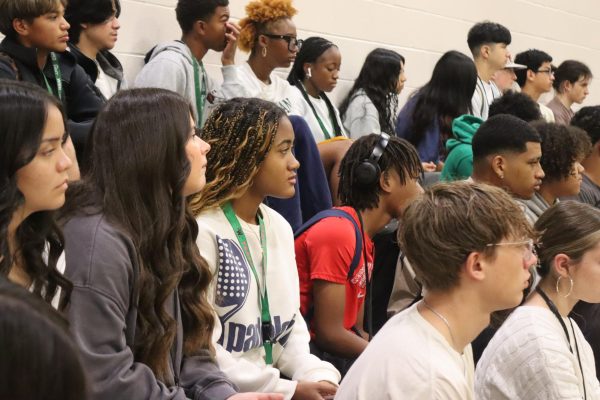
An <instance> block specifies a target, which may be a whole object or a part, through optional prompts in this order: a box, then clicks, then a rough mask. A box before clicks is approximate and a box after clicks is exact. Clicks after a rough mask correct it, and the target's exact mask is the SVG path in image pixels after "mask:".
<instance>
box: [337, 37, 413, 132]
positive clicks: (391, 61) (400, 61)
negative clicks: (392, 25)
mask: <svg viewBox="0 0 600 400" xmlns="http://www.w3.org/2000/svg"><path fill="white" fill-rule="evenodd" d="M405 81H406V76H405V75H404V57H402V56H401V55H400V54H398V53H396V52H395V51H393V50H388V49H382V48H377V49H375V50H373V51H371V52H370V53H369V54H368V55H367V58H366V59H365V62H364V64H363V66H362V68H361V70H360V73H359V74H358V78H356V80H355V81H354V85H353V86H352V89H350V92H349V93H348V96H346V98H345V99H344V100H343V101H342V104H341V105H340V114H341V116H342V121H344V127H345V128H346V131H347V132H348V133H349V134H350V137H351V138H352V139H356V138H359V137H361V136H365V135H368V134H370V133H381V132H385V133H387V134H391V133H393V132H394V122H395V121H394V120H395V118H396V113H397V111H398V94H399V93H400V92H401V91H402V89H403V88H404V82H405Z"/></svg>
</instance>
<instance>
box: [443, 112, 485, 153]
mask: <svg viewBox="0 0 600 400" xmlns="http://www.w3.org/2000/svg"><path fill="white" fill-rule="evenodd" d="M481 124H483V120H482V119H481V118H478V117H475V116H473V115H469V114H465V115H461V116H460V117H458V118H455V119H454V121H452V134H453V136H454V137H453V138H450V139H448V141H447V142H446V150H448V153H450V151H451V150H452V149H453V148H455V147H456V146H458V145H460V144H468V145H470V144H471V141H472V140H473V135H475V132H477V129H479V127H480V126H481Z"/></svg>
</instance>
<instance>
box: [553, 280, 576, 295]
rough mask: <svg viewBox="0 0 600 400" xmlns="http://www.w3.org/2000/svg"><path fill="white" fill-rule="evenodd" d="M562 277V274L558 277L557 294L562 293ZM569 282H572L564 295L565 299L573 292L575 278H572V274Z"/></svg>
mask: <svg viewBox="0 0 600 400" xmlns="http://www.w3.org/2000/svg"><path fill="white" fill-rule="evenodd" d="M562 278H563V277H562V276H559V277H558V279H557V280H556V294H558V295H561V294H560V288H559V284H560V280H561V279H562ZM569 284H570V286H569V291H568V292H567V294H565V295H564V296H563V297H564V298H565V299H566V298H567V297H569V296H570V295H571V292H573V278H571V277H570V276H569Z"/></svg>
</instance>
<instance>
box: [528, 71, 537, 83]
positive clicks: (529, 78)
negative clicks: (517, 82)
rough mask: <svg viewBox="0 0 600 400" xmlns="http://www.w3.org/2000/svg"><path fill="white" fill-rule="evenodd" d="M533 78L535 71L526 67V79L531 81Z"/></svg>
mask: <svg viewBox="0 0 600 400" xmlns="http://www.w3.org/2000/svg"><path fill="white" fill-rule="evenodd" d="M534 79H535V71H533V70H530V69H528V70H527V80H528V81H532V80H534Z"/></svg>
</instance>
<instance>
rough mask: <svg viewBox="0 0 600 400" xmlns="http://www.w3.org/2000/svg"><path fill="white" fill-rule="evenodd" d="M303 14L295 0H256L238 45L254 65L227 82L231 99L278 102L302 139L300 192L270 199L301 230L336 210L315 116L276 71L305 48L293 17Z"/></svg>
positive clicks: (245, 66) (245, 65) (240, 67)
mask: <svg viewBox="0 0 600 400" xmlns="http://www.w3.org/2000/svg"><path fill="white" fill-rule="evenodd" d="M296 12H297V10H296V9H295V8H294V7H293V6H292V2H291V0H255V1H251V2H250V3H248V5H246V17H245V18H243V19H242V20H241V21H240V27H241V30H240V36H239V39H238V46H239V48H240V49H241V50H242V51H245V52H249V53H250V57H249V58H248V61H247V62H245V63H242V64H241V65H238V66H237V72H236V74H235V76H233V75H232V76H228V77H225V79H226V81H225V82H227V79H237V81H236V82H227V84H228V85H230V87H231V88H232V89H233V91H231V92H228V94H227V95H229V97H227V98H233V97H257V98H260V99H263V100H267V101H270V102H273V103H275V104H277V105H278V106H279V107H281V108H282V109H283V110H284V111H285V113H286V114H288V115H290V121H291V122H292V126H293V129H294V134H295V137H296V142H295V147H294V155H295V156H296V158H297V159H298V161H299V162H300V165H301V167H300V169H299V170H298V185H297V190H296V194H294V196H293V197H292V198H290V199H272V198H269V199H268V204H269V205H270V206H271V207H273V208H274V209H276V210H277V211H278V212H279V213H280V214H282V215H283V216H284V217H285V219H286V220H287V221H288V222H289V223H290V225H292V228H293V229H297V228H299V227H300V225H302V222H303V221H306V220H308V219H309V218H310V217H312V216H313V215H315V214H316V213H317V212H319V211H321V210H325V209H328V208H330V207H331V205H332V201H331V194H330V192H329V186H328V182H327V176H326V175H325V170H324V168H323V164H322V162H321V157H320V155H319V149H318V148H317V143H316V141H315V139H314V137H313V133H312V131H311V129H310V127H309V125H308V124H307V122H306V121H305V120H304V118H303V117H302V116H304V115H306V114H307V113H308V112H310V109H309V108H308V105H307V104H306V102H305V101H304V98H303V97H302V95H301V94H300V92H299V91H298V90H297V89H296V88H295V87H294V86H292V85H290V84H289V82H288V81H287V80H285V79H284V78H282V77H280V76H278V75H277V74H274V73H273V71H274V70H275V68H288V67H290V65H292V64H293V63H294V60H295V59H296V55H297V54H298V51H299V50H300V47H301V46H302V40H300V39H298V36H297V33H296V25H295V24H294V21H292V17H293V16H294V15H296Z"/></svg>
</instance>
